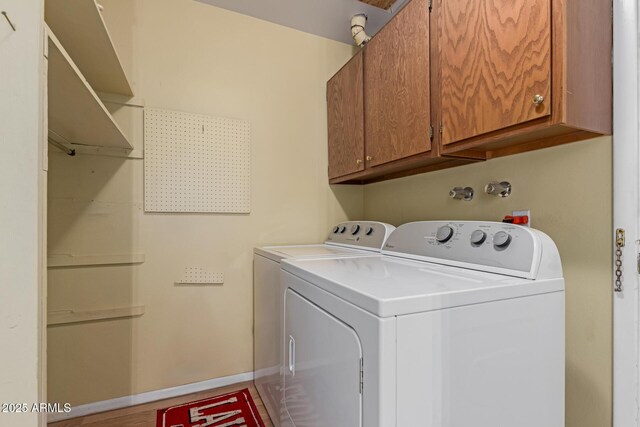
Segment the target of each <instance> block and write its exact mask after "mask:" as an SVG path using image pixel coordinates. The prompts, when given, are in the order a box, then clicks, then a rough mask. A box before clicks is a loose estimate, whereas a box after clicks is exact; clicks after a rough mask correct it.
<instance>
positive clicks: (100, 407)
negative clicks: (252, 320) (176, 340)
mask: <svg viewBox="0 0 640 427" xmlns="http://www.w3.org/2000/svg"><path fill="white" fill-rule="evenodd" d="M251 380H253V372H245V373H243V374H237V375H230V376H228V377H221V378H214V379H212V380H207V381H201V382H199V383H192V384H185V385H181V386H178V387H171V388H165V389H162V390H155V391H149V392H146V393H140V394H134V395H132V396H124V397H118V398H116V399H110V400H103V401H101V402H95V403H87V404H86V405H80V406H74V407H72V408H71V411H70V412H68V413H52V414H49V416H48V418H47V420H48V422H50V423H52V422H55V421H63V420H68V419H70V418H77V417H83V416H86V415H91V414H97V413H98V412H105V411H112V410H114V409H122V408H126V407H129V406H135V405H142V404H144V403H149V402H155V401H156V400H163V399H170V398H172V397H177V396H183V395H185V394H191V393H197V392H199V391H204V390H210V389H212V388H218V387H224V386H227V385H230V384H236V383H241V382H245V381H251Z"/></svg>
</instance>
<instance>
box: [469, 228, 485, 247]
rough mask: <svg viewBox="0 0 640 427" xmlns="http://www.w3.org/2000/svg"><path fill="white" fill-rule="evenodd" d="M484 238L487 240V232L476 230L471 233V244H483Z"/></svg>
mask: <svg viewBox="0 0 640 427" xmlns="http://www.w3.org/2000/svg"><path fill="white" fill-rule="evenodd" d="M485 240H487V233H485V232H484V231H482V230H476V231H474V232H473V233H471V244H472V245H476V246H479V245H481V244H483V243H484V241H485Z"/></svg>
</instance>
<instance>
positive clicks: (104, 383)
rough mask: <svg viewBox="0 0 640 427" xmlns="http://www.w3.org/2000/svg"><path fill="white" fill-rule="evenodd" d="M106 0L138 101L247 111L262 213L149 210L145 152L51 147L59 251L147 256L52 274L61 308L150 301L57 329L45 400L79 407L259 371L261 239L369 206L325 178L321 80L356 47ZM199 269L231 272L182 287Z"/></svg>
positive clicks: (316, 226) (221, 14)
mask: <svg viewBox="0 0 640 427" xmlns="http://www.w3.org/2000/svg"><path fill="white" fill-rule="evenodd" d="M101 4H103V5H104V6H105V8H106V9H105V13H104V16H105V20H106V21H107V25H108V26H109V27H110V29H111V31H112V35H113V38H114V42H115V43H116V46H117V48H118V49H119V51H120V54H121V56H122V60H123V62H124V63H125V66H126V68H127V69H128V70H130V76H131V79H132V81H133V84H134V91H135V93H136V101H137V102H143V103H144V104H145V105H146V106H147V107H154V108H166V109H174V110H181V111H187V112H195V113H202V114H211V115H218V116H223V117H233V118H240V119H246V120H248V121H249V122H250V123H251V127H252V144H253V146H252V150H253V151H252V212H251V214H250V215H193V214H189V215H178V214H145V213H144V211H143V161H142V160H139V159H123V158H117V157H105V156H87V155H84V156H77V157H75V158H71V157H67V156H65V155H64V154H61V153H59V152H53V151H52V152H51V166H50V173H51V177H50V197H49V203H50V221H49V225H50V233H49V238H50V243H49V252H50V253H52V254H75V255H86V254H89V255H92V254H119V253H124V254H130V253H144V254H145V256H146V261H145V262H144V263H143V264H141V265H138V266H112V267H98V268H71V269H52V270H50V272H49V279H50V296H49V305H50V307H49V309H50V310H51V311H56V310H63V309H99V308H109V307H122V306H128V305H137V304H141V305H145V306H146V313H145V314H144V315H143V316H142V317H140V318H136V319H132V320H109V321H101V322H93V323H85V324H76V325H66V326H56V327H50V328H49V343H50V346H49V379H50V387H49V391H50V400H51V401H64V402H66V401H68V402H71V403H73V404H74V405H77V404H82V403H87V402H95V401H100V400H104V399H110V398H115V397H119V396H126V395H131V394H135V393H141V392H145V391H149V390H156V389H162V388H166V387H172V386H177V385H182V384H187V383H192V382H198V381H204V380H208V379H212V378H217V377H222V376H226V375H232V374H238V373H243V372H248V371H251V370H252V369H253V368H252V363H253V361H252V248H253V247H254V246H256V245H263V244H276V243H288V242H291V243H298V242H309V241H319V240H321V239H322V238H323V237H324V235H325V233H326V231H327V229H328V227H329V225H330V224H333V223H335V222H337V221H340V220H344V219H345V218H348V217H360V216H361V215H362V206H363V201H362V194H363V189H362V188H361V187H337V188H334V189H331V188H329V186H328V185H327V178H326V171H327V159H326V141H327V135H326V110H325V108H326V106H325V105H326V104H325V82H326V80H328V78H329V77H330V76H331V75H332V74H333V73H335V71H337V70H338V69H339V67H340V66H341V65H342V64H344V63H345V62H346V60H347V59H348V58H349V57H350V55H351V53H352V49H351V47H350V46H348V45H345V44H341V43H337V42H333V41H329V40H326V39H323V38H319V37H315V36H311V35H308V34H304V33H301V32H298V31H294V30H291V29H287V28H284V27H281V26H277V25H274V24H269V23H266V22H264V21H259V20H256V19H253V18H249V17H246V16H242V15H238V14H234V13H231V12H227V11H224V10H221V9H217V8H214V7H211V6H207V5H204V4H201V3H198V2H194V1H186V0H136V1H131V0H103V1H101ZM126 110H127V109H122V110H121V111H118V112H117V114H118V115H119V116H122V117H125V118H127V117H128V118H130V119H131V120H133V121H132V122H131V123H130V125H131V133H132V134H134V135H139V134H140V130H141V128H140V126H141V120H140V118H139V116H140V114H139V113H136V110H135V109H131V111H129V112H127V111H126ZM123 111H124V112H123ZM135 142H136V144H137V145H138V146H139V145H140V141H139V140H136V141H135ZM190 266H200V267H204V268H207V269H209V270H211V271H216V272H218V271H219V272H222V273H224V275H225V283H224V285H223V286H176V285H175V284H174V282H175V281H176V280H178V279H179V277H180V275H181V272H182V270H183V269H184V268H185V267H190Z"/></svg>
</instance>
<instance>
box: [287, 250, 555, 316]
mask: <svg viewBox="0 0 640 427" xmlns="http://www.w3.org/2000/svg"><path fill="white" fill-rule="evenodd" d="M282 268H283V270H285V271H288V272H289V273H292V274H294V275H296V276H298V277H300V278H302V279H304V280H306V281H307V282H310V283H311V284H313V285H316V286H318V287H320V288H322V289H324V290H326V291H328V292H330V293H332V294H334V295H336V296H338V297H340V298H342V299H344V300H346V301H349V302H350V303H352V304H354V305H356V306H358V307H360V308H362V309H364V310H367V311H369V312H371V313H373V314H375V315H377V316H380V317H390V316H397V315H403V314H410V313H418V312H423V311H431V310H440V309H444V308H451V307H459V306H464V305H470V304H479V303H484V302H490V301H498V300H504V299H510V298H518V297H524V296H531V295H537V294H543V293H549V292H558V291H563V290H564V279H562V278H560V279H549V280H530V279H522V278H518V277H512V276H505V275H501V274H495V273H487V272H482V271H475V270H470V269H464V268H459V267H452V266H445V265H439V264H433V263H428V262H421V261H412V260H406V259H402V258H396V257H391V256H384V255H377V256H372V257H357V258H339V259H316V260H304V259H299V260H295V259H292V260H283V262H282Z"/></svg>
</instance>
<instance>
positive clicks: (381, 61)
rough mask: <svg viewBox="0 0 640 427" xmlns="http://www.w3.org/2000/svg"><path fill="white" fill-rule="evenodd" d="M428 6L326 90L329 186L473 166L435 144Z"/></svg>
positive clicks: (383, 35) (406, 15)
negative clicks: (445, 154)
mask: <svg viewBox="0 0 640 427" xmlns="http://www.w3.org/2000/svg"><path fill="white" fill-rule="evenodd" d="M429 14H430V11H429V2H428V0H412V1H411V2H409V3H408V4H407V6H406V7H404V8H403V9H402V10H401V11H400V12H399V13H398V14H397V15H396V16H395V17H394V19H392V20H391V21H390V22H389V23H388V24H387V25H386V26H385V27H384V28H383V29H382V30H380V32H379V33H378V34H377V35H376V36H375V37H374V38H373V39H372V40H371V41H370V42H369V43H368V44H367V45H366V47H365V48H364V49H363V50H361V51H359V52H358V53H357V54H356V56H354V58H352V59H351V61H349V62H348V63H347V65H345V66H344V67H343V68H342V69H341V70H340V71H338V73H337V74H336V75H335V76H334V77H333V78H332V79H331V80H329V82H328V83H327V106H328V116H327V118H328V129H329V182H330V183H331V184H337V183H367V182H374V181H379V180H382V179H390V178H395V177H399V176H403V175H406V174H407V173H420V172H426V171H429V170H436V169H442V168H445V167H452V166H455V165H461V164H466V163H469V161H468V160H461V159H450V158H443V157H441V156H440V155H439V150H438V147H437V146H436V145H434V144H433V143H432V137H433V134H432V117H431V116H432V115H431V87H432V84H431V82H430V68H431V64H430V58H431V53H430V49H431V43H430V38H431V36H430V32H431V31H430V19H429Z"/></svg>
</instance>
